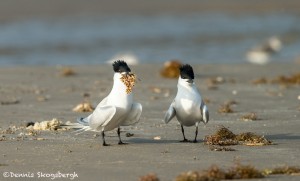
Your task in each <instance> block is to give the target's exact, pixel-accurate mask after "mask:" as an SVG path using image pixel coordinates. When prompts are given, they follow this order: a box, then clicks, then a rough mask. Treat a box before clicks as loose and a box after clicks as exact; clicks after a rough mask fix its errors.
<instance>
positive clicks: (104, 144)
mask: <svg viewBox="0 0 300 181" xmlns="http://www.w3.org/2000/svg"><path fill="white" fill-rule="evenodd" d="M102 146H110V144H106V143H105V142H104V143H103V144H102Z"/></svg>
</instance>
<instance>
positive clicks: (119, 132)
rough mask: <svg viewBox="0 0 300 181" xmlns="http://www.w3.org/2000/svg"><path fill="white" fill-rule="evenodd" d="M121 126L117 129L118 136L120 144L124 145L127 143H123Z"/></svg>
mask: <svg viewBox="0 0 300 181" xmlns="http://www.w3.org/2000/svg"><path fill="white" fill-rule="evenodd" d="M120 130H121V129H120V127H118V130H117V133H118V136H119V145H124V144H126V143H123V142H122V140H121V131H120Z"/></svg>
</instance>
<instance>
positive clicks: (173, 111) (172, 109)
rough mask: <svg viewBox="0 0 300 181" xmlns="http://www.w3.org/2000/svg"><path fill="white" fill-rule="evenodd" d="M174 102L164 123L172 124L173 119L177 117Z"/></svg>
mask: <svg viewBox="0 0 300 181" xmlns="http://www.w3.org/2000/svg"><path fill="white" fill-rule="evenodd" d="M174 104H175V103H174V101H173V102H172V104H171V105H170V107H169V109H168V111H167V112H166V115H165V118H164V122H165V123H166V124H167V123H168V122H170V121H171V120H172V119H173V117H174V116H175V115H176V110H175V108H174Z"/></svg>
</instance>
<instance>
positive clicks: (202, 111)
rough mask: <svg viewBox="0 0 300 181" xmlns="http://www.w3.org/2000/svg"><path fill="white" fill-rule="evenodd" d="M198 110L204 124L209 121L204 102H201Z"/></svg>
mask: <svg viewBox="0 0 300 181" xmlns="http://www.w3.org/2000/svg"><path fill="white" fill-rule="evenodd" d="M200 111H201V115H202V120H203V122H204V123H205V124H206V123H207V122H208V121H209V112H208V108H207V106H206V105H205V104H204V102H203V101H202V102H201V105H200Z"/></svg>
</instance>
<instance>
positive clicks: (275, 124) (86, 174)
mask: <svg viewBox="0 0 300 181" xmlns="http://www.w3.org/2000/svg"><path fill="white" fill-rule="evenodd" d="M72 68H73V70H74V71H75V72H76V75H74V76H69V77H64V76H61V75H59V72H60V68H59V67H42V66H32V67H7V68H0V82H1V85H0V93H1V97H0V101H1V102H2V103H8V104H3V105H0V108H1V109H0V114H1V117H0V128H1V131H3V130H5V129H7V128H8V127H9V126H12V125H16V126H21V125H24V124H26V123H27V122H29V121H33V122H36V121H38V122H40V121H44V120H51V119H52V118H57V119H59V120H61V121H63V122H66V121H72V122H74V121H75V119H76V118H77V117H80V116H85V115H88V114H89V113H75V112H73V111H72V109H73V108H74V107H75V106H76V105H77V104H79V103H81V102H82V101H84V100H85V99H87V100H88V101H90V102H91V104H92V105H94V106H95V105H97V103H98V102H99V101H101V100H102V99H103V98H104V97H105V96H106V95H107V94H108V93H109V91H110V88H111V85H112V82H111V80H112V74H113V72H112V67H111V66H110V65H94V66H74V67H72ZM160 68H161V65H158V64H153V65H137V66H132V70H133V71H134V72H135V73H136V74H137V75H138V77H139V78H140V79H141V81H140V82H138V83H137V85H136V87H135V100H136V101H138V102H140V103H141V104H142V105H143V114H142V117H141V120H140V122H139V123H138V124H137V125H136V126H133V127H126V128H124V129H123V132H122V138H123V140H124V141H125V142H127V143H129V144H128V145H121V146H120V145H117V141H118V137H117V134H116V132H115V131H113V132H108V133H107V135H108V136H107V142H108V143H109V144H111V145H112V146H109V147H103V146H102V145H101V137H99V136H97V135H95V133H93V132H86V133H83V134H81V135H75V134H74V133H72V131H71V130H70V131H42V132H40V133H39V134H38V135H37V136H24V135H20V136H19V138H17V137H18V135H17V134H1V135H4V136H5V139H6V140H4V141H0V145H1V149H0V171H1V174H2V173H4V172H14V173H28V172H29V173H34V174H35V178H30V179H28V180H41V179H39V178H37V177H38V175H37V172H43V173H57V172H58V171H60V172H61V173H74V172H76V174H78V177H79V178H75V179H74V180H138V178H139V177H140V176H142V175H145V174H148V173H155V174H157V176H158V177H159V178H160V179H161V180H174V178H175V177H176V176H177V175H179V174H180V173H181V172H184V171H188V170H202V169H207V168H208V167H210V166H211V165H213V164H215V165H218V166H220V167H222V168H229V167H231V166H232V165H233V163H234V161H235V160H236V159H239V160H240V161H241V163H243V164H251V165H253V166H255V167H256V168H259V169H264V168H272V167H276V166H282V165H290V166H291V165H296V166H299V163H300V158H299V152H300V133H299V128H300V122H299V117H300V110H299V109H300V100H299V99H298V96H299V95H300V92H299V85H298V86H289V87H285V86H280V85H278V84H262V85H254V84H252V83H251V81H252V80H253V79H257V78H261V77H266V78H267V79H273V78H275V77H277V76H279V75H286V76H289V75H291V74H292V73H297V72H299V70H300V65H299V64H269V65H266V66H255V65H249V64H230V65H221V64H217V65H194V71H195V73H196V84H197V85H198V88H199V89H200V91H201V94H202V96H203V97H204V98H205V99H206V100H209V103H208V104H207V105H208V107H209V111H210V117H211V120H210V122H209V123H208V124H207V125H206V126H204V125H203V124H201V125H200V127H199V136H198V139H199V141H200V142H199V143H195V144H194V143H180V142H179V140H181V139H182V134H181V131H180V129H179V128H180V127H179V125H178V123H177V121H176V119H174V120H173V121H171V122H170V123H169V124H168V125H165V124H164V123H163V122H162V118H163V116H164V113H165V111H166V110H167V109H168V107H169V105H170V103H171V101H172V99H173V98H174V96H175V94H176V83H177V80H174V79H164V78H161V77H160V75H159V70H160ZM218 76H219V77H221V79H220V78H219V80H224V81H223V82H222V83H218V84H216V85H215V86H214V87H212V86H211V85H208V84H207V80H208V79H211V78H214V77H218ZM153 88H156V91H153ZM157 90H160V91H161V92H159V91H157ZM85 93H88V94H89V95H90V97H89V98H84V96H83V95H84V94H85ZM41 97H44V98H45V99H46V100H43V99H41ZM229 100H234V101H236V102H237V105H233V106H232V109H233V110H234V112H233V113H228V114H221V113H218V109H219V107H220V105H221V104H223V103H224V102H226V101H229ZM9 103H11V104H9ZM250 112H255V113H256V114H257V116H258V118H259V120H257V121H247V122H246V121H242V120H240V117H241V116H243V115H245V114H247V113H250ZM220 125H223V126H225V127H228V128H229V129H230V130H231V131H233V132H234V133H241V132H254V133H257V134H260V135H265V137H266V138H268V139H270V140H271V141H273V142H274V143H275V144H274V145H269V146H252V147H249V146H243V145H238V146H231V147H232V148H234V149H236V150H237V151H227V152H224V151H223V152H217V151H210V149H209V147H208V146H207V145H205V144H204V143H203V138H204V137H205V136H206V135H210V134H213V133H214V132H215V131H216V130H217V129H218V126H220ZM194 131H195V128H194V127H190V128H186V136H187V138H189V139H192V138H193V137H194ZM126 133H132V134H134V135H133V136H132V137H126V136H125V134H126ZM18 134H19V133H18ZM156 136H160V137H161V139H160V140H155V139H154V137H156ZM37 137H38V138H43V139H44V140H34V139H33V138H37ZM0 177H1V179H0V180H3V179H4V180H5V178H4V177H2V175H1V176H0ZM298 179H299V176H284V175H279V176H270V177H268V178H267V179H263V180H298ZM6 180H23V179H20V178H10V179H6ZM48 180H50V179H48ZM55 180H67V179H55Z"/></svg>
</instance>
